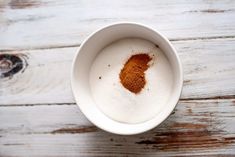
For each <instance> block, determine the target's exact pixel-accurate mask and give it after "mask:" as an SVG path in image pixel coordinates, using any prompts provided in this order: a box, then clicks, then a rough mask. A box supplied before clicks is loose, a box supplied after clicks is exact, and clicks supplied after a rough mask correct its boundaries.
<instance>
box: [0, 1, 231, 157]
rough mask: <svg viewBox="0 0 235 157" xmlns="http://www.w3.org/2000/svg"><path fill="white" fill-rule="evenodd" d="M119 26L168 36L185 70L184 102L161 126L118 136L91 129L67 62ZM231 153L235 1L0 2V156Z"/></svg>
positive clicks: (182, 97)
mask: <svg viewBox="0 0 235 157" xmlns="http://www.w3.org/2000/svg"><path fill="white" fill-rule="evenodd" d="M118 21H133V22H140V23H144V24H147V25H149V26H151V27H153V28H154V29H157V30H159V31H160V32H162V33H163V34H164V35H166V36H167V37H168V38H169V39H170V40H171V42H172V44H173V45H174V46H175V48H176V49H177V51H178V53H179V55H180V59H181V61H182V63H183V67H184V88H183V92H182V95H181V100H180V102H179V103H178V105H177V107H176V109H175V111H174V112H173V113H172V114H171V116H170V117H169V118H168V119H167V120H166V121H165V122H163V123H162V124H161V125H160V126H159V127H157V128H155V129H153V130H151V131H149V132H147V133H144V134H140V135H135V136H118V135H114V134H110V133H107V132H104V131H102V130H100V129H98V128H97V127H95V126H94V125H92V124H91V123H90V122H89V121H88V120H87V119H86V118H85V116H84V115H83V114H82V113H81V112H80V111H79V108H78V107H77V105H76V104H75V101H74V99H73V95H72V92H71V88H70V69H71V62H72V59H73V57H74V55H75V52H76V51H77V49H78V47H79V45H80V43H81V42H82V41H83V40H84V39H85V37H87V36H88V35H89V34H90V33H92V32H93V31H95V30H96V29H98V28H100V27H102V26H105V25H106V24H110V23H113V22H118ZM157 155H158V156H177V155H178V156H183V155H190V156H194V155H203V156H204V155H207V156H210V155H212V156H214V155H222V156H235V1H233V0H225V1H210V0H191V1H187V0H179V1H177V2H176V1H173V0H165V1H157V0H145V1H143V0H130V1H119V0H116V1H108V0H100V1H98V0H97V1H92V0H80V1H77V0H61V1H56V0H11V1H10V0H7V1H3V0H2V1H0V156H4V157H10V156H11V157H13V156H14V157H20V156H22V157H23V156H30V157H34V156H42V157H45V156H46V157H58V156H69V157H74V156H140V157H142V156H157Z"/></svg>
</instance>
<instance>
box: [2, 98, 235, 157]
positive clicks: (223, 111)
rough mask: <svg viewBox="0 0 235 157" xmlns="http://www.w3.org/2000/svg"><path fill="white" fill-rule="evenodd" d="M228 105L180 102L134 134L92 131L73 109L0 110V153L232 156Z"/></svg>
mask: <svg viewBox="0 0 235 157" xmlns="http://www.w3.org/2000/svg"><path fill="white" fill-rule="evenodd" d="M234 106H235V99H228V100H201V101H199V100H197V101H180V102H179V104H178V105H177V107H176V109H175V111H174V112H173V113H172V114H171V116H170V117H169V118H168V119H167V120H166V121H165V122H164V123H162V124H161V125H160V126H159V127H157V128H155V129H153V130H151V131H149V132H147V133H145V134H140V135H134V136H118V135H113V134H110V133H106V132H104V131H102V130H100V129H98V128H96V127H95V126H93V125H92V124H91V123H90V122H89V121H88V120H86V119H85V118H84V116H83V115H82V114H81V112H79V109H78V107H77V106H76V105H66V104H64V105H49V106H48V105H41V106H27V107H25V106H24V107H22V106H18V107H10V106H9V107H8V106H5V107H0V123H1V126H0V148H1V149H0V154H1V156H48V157H55V156H94V154H95V156H156V155H160V156H170V155H171V156H172V155H213V154H214V155H215V154H216V155H219V154H220V155H226V154H227V155H228V154H229V155H231V156H232V155H235V119H234V115H235V107H234ZM42 115H43V116H42ZM12 150H14V151H12Z"/></svg>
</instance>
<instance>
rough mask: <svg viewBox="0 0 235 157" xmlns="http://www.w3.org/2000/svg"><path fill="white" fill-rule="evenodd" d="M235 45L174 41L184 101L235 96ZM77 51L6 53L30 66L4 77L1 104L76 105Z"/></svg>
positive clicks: (61, 49) (71, 49)
mask: <svg viewBox="0 0 235 157" xmlns="http://www.w3.org/2000/svg"><path fill="white" fill-rule="evenodd" d="M234 44H235V39H226V40H224V39H216V40H191V41H175V42H173V45H174V46H175V47H176V49H177V51H178V53H179V55H180V58H181V60H182V63H183V68H184V88H183V93H182V96H181V98H182V99H192V98H194V99H197V98H208V97H209V98H215V97H224V96H225V97H228V96H230V95H234V93H235V86H234V84H235V62H234V60H235V53H234V51H235V47H234ZM76 50H77V48H59V49H43V50H25V51H14V52H6V53H9V54H17V55H18V56H19V57H20V58H22V59H23V60H25V62H27V63H28V66H25V67H23V69H24V71H20V72H18V73H16V74H15V75H13V76H11V77H5V78H0V80H1V82H0V86H1V88H0V104H1V105H14V104H43V103H74V102H75V101H74V99H73V96H72V92H71V89H70V70H71V62H72V58H73V56H74V54H75V52H76ZM1 54H4V52H2V53H1ZM24 64H25V63H24Z"/></svg>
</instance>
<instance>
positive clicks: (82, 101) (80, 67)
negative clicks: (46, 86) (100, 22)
mask: <svg viewBox="0 0 235 157" xmlns="http://www.w3.org/2000/svg"><path fill="white" fill-rule="evenodd" d="M127 37H137V38H142V39H146V40H149V41H151V42H153V43H155V44H157V45H158V46H159V47H160V49H161V50H162V51H163V53H164V54H165V55H166V57H167V59H168V60H169V62H170V64H171V67H172V71H173V73H174V74H173V77H174V83H173V84H174V87H173V90H172V93H171V97H170V98H169V101H168V103H167V104H166V106H165V107H164V109H163V110H162V111H161V112H160V113H159V114H158V115H156V116H155V117H154V118H153V119H151V120H148V121H146V122H143V123H138V124H126V123H120V122H117V121H114V120H112V119H110V118H109V117H107V116H106V115H105V114H103V113H102V112H101V111H100V110H99V108H98V107H97V105H96V104H95V102H94V101H93V98H92V95H91V91H90V84H89V74H90V68H91V66H92V63H93V61H94V60H95V58H96V56H97V55H98V53H99V52H100V51H101V50H102V49H103V48H104V47H105V46H107V45H109V44H110V43H112V42H114V41H116V40H119V39H122V38H127ZM71 83H72V90H73V93H74V97H75V99H76V102H77V104H78V106H79V107H80V109H81V111H82V112H83V113H84V114H85V115H86V117H87V118H88V119H89V120H90V121H91V122H92V123H94V124H95V125H97V126H98V127H100V128H101V129H104V130H106V131H109V132H112V133H116V134H123V135H129V134H137V133H141V132H144V131H147V130H149V129H152V128H154V127H155V126H157V125H158V124H160V123H161V122H162V121H163V120H165V119H166V118H167V117H168V116H169V115H170V113H171V112H172V110H173V109H174V107H175V105H176V104H177V102H178V99H179V96H180V93H181V89H182V83H183V78H182V68H181V65H180V61H179V58H178V56H177V54H176V51H175V50H174V48H173V47H172V46H171V44H170V43H169V41H168V40H167V39H166V38H164V37H163V36H162V35H160V34H159V33H158V32H156V31H154V30H152V29H150V28H148V27H146V26H143V25H139V24H134V23H120V24H114V25H110V26H107V27H105V28H103V29H100V30H98V31H97V32H95V33H93V34H92V35H90V36H89V37H88V38H87V39H86V40H85V41H84V42H83V44H82V45H81V47H80V49H79V51H78V53H77V55H76V57H75V59H74V62H73V68H72V80H71Z"/></svg>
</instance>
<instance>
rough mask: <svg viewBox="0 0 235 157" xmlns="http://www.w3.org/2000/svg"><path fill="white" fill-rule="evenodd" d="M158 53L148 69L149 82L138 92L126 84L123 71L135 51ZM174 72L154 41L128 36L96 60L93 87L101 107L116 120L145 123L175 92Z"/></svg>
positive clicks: (108, 47) (105, 50)
mask: <svg viewBox="0 0 235 157" xmlns="http://www.w3.org/2000/svg"><path fill="white" fill-rule="evenodd" d="M140 53H146V54H149V56H154V57H153V59H152V61H151V65H150V67H149V68H148V69H147V71H145V79H146V84H145V87H144V88H143V89H142V90H141V92H140V93H138V94H134V93H132V92H130V91H129V90H128V89H126V88H125V87H123V85H122V84H121V82H120V78H119V74H120V71H121V69H122V68H123V66H124V64H125V63H126V61H127V60H128V59H129V58H130V57H131V56H132V55H134V54H140ZM172 85H173V74H172V69H171V66H170V63H169V61H168V60H167V58H166V57H165V55H164V53H163V52H162V51H161V49H159V48H158V47H157V46H156V45H155V44H153V43H152V42H150V41H147V40H143V39H139V38H125V39H121V40H118V41H116V42H114V43H112V44H110V45H108V46H107V47H105V48H104V49H103V50H101V52H100V53H99V54H98V56H97V57H96V59H95V60H94V62H93V65H92V67H91V71H90V88H91V92H92V96H93V99H94V101H95V103H96V105H97V106H98V107H99V109H100V110H101V111H102V112H103V113H104V114H105V115H107V116H108V117H110V118H112V119H113V120H116V121H119V122H123V123H141V122H144V121H147V120H150V119H151V118H153V117H154V116H156V115H157V114H158V113H159V112H161V110H162V109H163V108H164V106H165V105H166V103H167V101H168V99H169V97H170V95H171V91H172Z"/></svg>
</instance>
